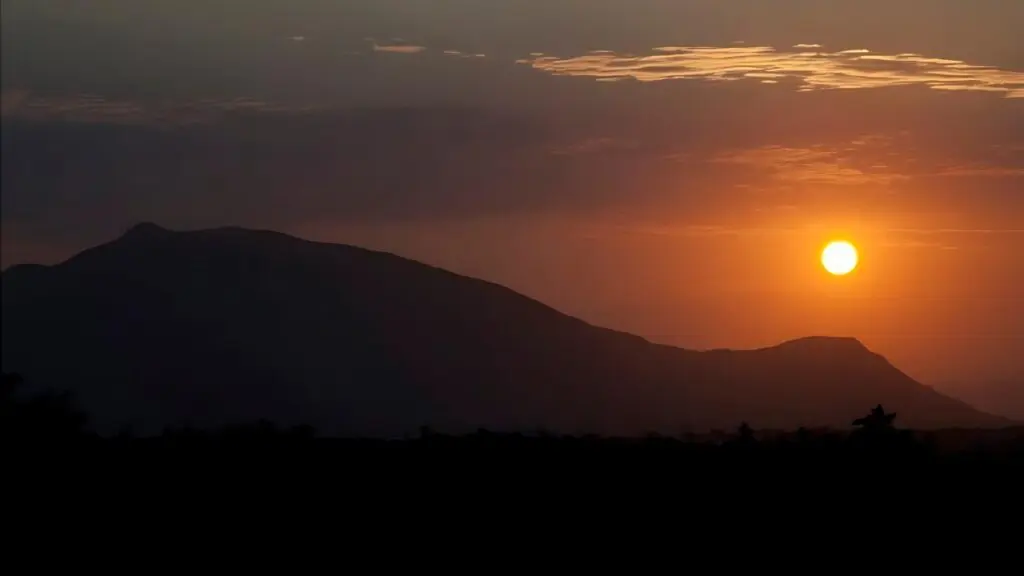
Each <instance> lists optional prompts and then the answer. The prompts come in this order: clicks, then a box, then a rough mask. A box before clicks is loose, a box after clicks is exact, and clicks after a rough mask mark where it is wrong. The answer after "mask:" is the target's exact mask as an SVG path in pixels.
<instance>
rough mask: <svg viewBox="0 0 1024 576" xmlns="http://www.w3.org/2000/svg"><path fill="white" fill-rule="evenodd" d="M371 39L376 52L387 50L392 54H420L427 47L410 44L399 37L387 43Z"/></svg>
mask: <svg viewBox="0 0 1024 576" xmlns="http://www.w3.org/2000/svg"><path fill="white" fill-rule="evenodd" d="M369 40H370V41H371V42H373V51H374V52H387V53H390V54H419V53H420V52H423V51H425V50H426V49H427V47H426V46H419V45H416V44H409V43H407V42H405V41H402V40H401V39H397V38H395V39H392V40H391V42H389V43H387V44H379V43H378V42H377V41H376V40H373V39H372V38H371V39H369Z"/></svg>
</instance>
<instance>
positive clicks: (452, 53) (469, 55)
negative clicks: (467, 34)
mask: <svg viewBox="0 0 1024 576" xmlns="http://www.w3.org/2000/svg"><path fill="white" fill-rule="evenodd" d="M444 55H445V56H452V57H454V58H484V57H485V55H484V54H472V53H469V52H462V51H461V50H445V51H444Z"/></svg>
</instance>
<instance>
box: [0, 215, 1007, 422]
mask: <svg viewBox="0 0 1024 576" xmlns="http://www.w3.org/2000/svg"><path fill="white" fill-rule="evenodd" d="M3 292H4V302H3V303H4V315H3V329H4V338H3V344H4V345H3V360H4V370H9V369H11V370H19V371H21V372H24V373H25V375H26V377H28V378H30V379H31V378H32V377H33V374H32V373H33V372H35V373H36V376H37V377H38V378H39V379H40V380H41V381H42V382H43V383H45V384H46V385H48V386H55V385H63V386H70V387H71V388H72V389H73V390H74V391H75V392H76V394H78V395H80V396H82V397H83V399H84V401H85V404H86V405H87V407H88V408H90V409H91V410H90V411H93V412H96V413H98V414H99V420H100V422H101V424H100V425H101V426H103V427H106V428H110V427H111V426H114V425H115V421H116V420H118V419H121V420H129V421H132V423H133V424H135V425H148V424H151V423H157V424H160V425H168V424H173V423H175V422H181V421H183V420H189V419H192V420H194V423H197V424H200V425H213V424H217V423H221V422H228V421H233V420H237V419H239V418H242V417H247V418H253V417H276V418H277V419H281V420H284V421H287V422H298V423H312V424H314V425H316V426H318V427H320V428H323V429H326V430H327V431H329V432H334V433H358V434H392V435H393V434H398V433H401V432H407V431H409V430H411V429H415V428H416V427H418V426H420V425H431V426H435V427H438V428H441V429H443V428H445V427H449V428H470V429H473V428H476V427H480V426H483V427H491V428H495V429H500V428H528V429H533V428H537V427H546V428H550V429H563V430H573V431H586V432H602V433H611V432H614V433H642V432H644V431H652V430H653V431H668V432H676V431H678V429H679V427H696V428H712V427H726V426H734V425H736V424H738V423H739V421H741V420H746V421H752V423H755V424H759V425H762V426H776V427H789V428H792V427H796V426H797V425H808V426H812V425H823V424H824V425H832V426H846V425H848V424H849V422H850V420H852V418H853V417H856V416H858V415H860V414H861V413H863V412H864V411H865V410H866V409H867V408H869V407H871V406H874V404H876V403H884V402H887V401H888V402H889V404H887V408H889V407H890V406H892V407H893V409H895V410H896V411H897V412H901V410H902V413H901V419H904V420H906V423H907V424H909V425H917V426H922V427H935V426H939V427H946V426H955V425H964V426H996V425H1001V423H1002V420H1001V419H998V418H996V417H993V416H990V415H987V414H983V413H981V412H978V411H976V410H974V409H972V408H970V407H968V406H967V405H966V404H963V403H962V402H959V401H957V400H954V399H951V398H948V397H945V396H943V395H941V394H939V393H938V392H936V391H934V390H932V389H930V388H927V387H925V386H923V385H921V384H919V383H917V382H915V381H913V380H912V379H911V378H910V377H908V376H906V375H905V374H903V373H902V372H900V371H899V370H898V369H896V368H895V367H893V366H892V365H891V364H890V363H889V362H888V361H887V360H886V359H885V358H884V357H882V356H880V355H877V354H875V353H874V352H871V351H870V350H869V349H868V348H867V347H865V346H864V345H863V343H861V342H860V341H859V340H857V339H855V338H849V337H828V336H809V337H804V338H798V339H794V340H790V341H786V342H782V343H780V344H777V345H775V346H771V347H765V348H760V349H754V350H727V351H720V350H716V351H704V352H702V351H694V350H687V349H683V348H677V347H673V346H667V345H663V344H657V343H653V342H650V341H648V340H646V339H644V338H642V337H640V336H636V335H633V334H628V333H625V332H620V331H616V330H612V329H608V328H603V327H599V326H595V325H592V324H590V323H588V322H586V321H584V320H581V319H578V318H575V317H572V316H569V315H567V314H564V313H562V312H560V311H558V310H556V309H554V308H552V307H550V306H548V305H546V304H544V303H542V302H539V301H537V300H534V299H531V298H529V297H526V296H523V295H521V294H518V293H516V292H514V291H513V290H511V289H509V288H507V287H505V286H502V285H500V284H496V283H493V282H488V281H486V280H482V279H478V278H472V277H469V276H463V275H460V274H457V273H454V272H451V271H448V270H445V269H443V268H438V267H434V266H430V265H429V264H425V263H422V262H418V261H415V260H411V259H408V258H404V257H402V256H398V255H395V254H391V253H387V252H379V251H374V250H369V249H365V248H359V247H354V246H346V245H341V244H330V243H324V242H314V241H310V240H305V239H301V238H297V237H294V236H290V235H287V234H283V233H280V232H273V231H269V230H247V229H244V228H238V227H221V228H209V229H203V230H193V231H172V230H169V229H166V228H163V227H161V226H158V225H156V224H153V223H148V222H147V223H140V224H138V225H135V226H132V227H131V228H129V229H128V230H127V231H126V232H124V233H123V234H122V235H121V236H119V237H118V238H116V239H115V240H113V241H111V242H108V243H105V244H101V245H99V246H96V247H93V248H90V249H87V250H84V251H82V252H80V253H79V254H76V255H75V256H72V257H71V258H69V259H67V260H65V261H64V262H61V263H59V264H56V265H54V266H49V267H39V266H32V265H19V266H15V267H12V268H10V269H8V270H6V271H4V272H3ZM47 348H50V349H52V350H55V351H56V353H58V354H60V355H62V356H64V357H67V358H69V359H71V358H73V359H74V360H75V361H77V362H79V363H80V365H81V367H82V370H84V369H86V368H87V367H88V368H89V369H88V370H86V371H85V373H87V374H96V373H100V374H103V373H106V374H108V377H107V380H109V381H108V382H101V383H96V382H94V381H91V380H90V382H88V383H87V382H79V383H74V384H68V382H67V380H68V379H74V378H75V376H74V375H75V374H76V373H78V374H81V373H82V371H81V370H79V371H78V372H75V370H70V369H67V368H57V367H54V366H53V365H52V364H48V361H47V359H46V354H44V353H43V352H41V351H40V349H47ZM175 359H177V361H176V360H175ZM182 359H188V361H187V362H183V361H182ZM90 378H99V379H102V378H103V377H101V376H98V375H92V376H90ZM872 379H873V380H877V381H879V382H883V383H884V384H878V383H876V382H872V383H870V386H873V387H874V388H877V390H874V388H873V389H872V390H867V389H866V388H864V386H868V384H863V383H862V381H863V380H872ZM246 383H248V384H249V385H246ZM862 388H863V389H862ZM827 393H831V394H832V396H833V397H832V398H830V397H829V394H827ZM886 397H888V398H886ZM854 398H859V400H856V401H854ZM855 404H857V405H855ZM333 407H336V408H333ZM307 420H312V422H306V421H307Z"/></svg>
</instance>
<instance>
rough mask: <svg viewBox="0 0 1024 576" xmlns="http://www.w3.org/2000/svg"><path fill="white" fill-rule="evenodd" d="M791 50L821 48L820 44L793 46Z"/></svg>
mask: <svg viewBox="0 0 1024 576" xmlns="http://www.w3.org/2000/svg"><path fill="white" fill-rule="evenodd" d="M793 48H822V45H821V44H794V45H793Z"/></svg>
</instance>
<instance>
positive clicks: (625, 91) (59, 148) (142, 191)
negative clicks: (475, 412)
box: [0, 0, 1024, 413]
mask: <svg viewBox="0 0 1024 576" xmlns="http://www.w3.org/2000/svg"><path fill="white" fill-rule="evenodd" d="M1022 22H1024V2H1012V1H1005V0H972V1H971V2H965V1H963V0H899V1H892V0H884V1H883V0H829V1H823V0H629V1H628V2H627V1H625V0H615V1H613V0H543V1H542V0H364V1H345V0H287V1H286V0H274V1H271V0H202V1H199V0H148V1H146V2H139V1H137V0H89V1H86V0H5V1H4V3H3V12H2V15H0V25H2V38H0V42H2V52H0V59H2V61H0V64H2V96H3V101H2V118H3V128H2V132H3V161H2V164H0V166H2V190H3V196H2V212H0V218H2V244H0V258H2V264H3V266H4V267H6V266H10V265H12V264H15V263H19V262H26V261H34V262H56V261H59V260H61V259H63V258H66V257H67V256H69V255H71V254H73V253H75V252H77V251H79V250H81V249H83V248H85V247H87V246H90V245H93V244H97V243H100V242H103V241H106V240H109V239H111V238H113V237H114V236H116V235H117V234H119V233H120V232H122V231H123V230H125V229H126V228H128V227H129V226H130V225H132V224H133V223H136V222H138V221H142V220H147V221H155V222H157V223H159V224H162V225H164V226H167V227H171V228H181V229H188V228H197V227H210V226H221V225H242V226H248V227H261V228H272V229H276V230H281V231H285V232H290V233H294V234H297V235H300V236H304V237H307V238H312V239H320V240H328V241H338V242H346V243H353V244H359V245H363V246H367V247H371V248H379V249H384V250H388V251H393V252H396V253H398V254H401V255H405V256H409V257H412V258H416V259H419V260H423V261H426V262H429V263H432V264H436V265H439V266H443V267H446V268H449V269H452V270H454V271H457V272H462V273H466V274H470V275H474V276H478V277H482V278H486V279H489V280H493V281H496V282H500V283H503V284H506V285H508V286H510V287H511V288H513V289H516V290H518V291H520V292H523V293H525V294H527V295H529V296H532V297H535V298H538V299H540V300H542V301H544V302H546V303H548V304H551V305H553V306H555V307H556V308H559V309H561V310H563V311H565V312H567V313H570V314H573V315H576V316H579V317H582V318H584V319H586V320H588V321H591V322H593V323H596V324H600V325H605V326H610V327H614V328H619V329H623V330H628V331H631V332H634V333H637V334H641V335H645V336H647V337H649V338H651V339H653V340H658V341H664V342H668V343H672V344H678V345H681V346H685V347H692V348H712V347H754V346H762V345H770V344H774V343H777V342H779V341H782V340H785V339H789V338H795V337H799V336H804V335H810V334H826V335H850V336H856V337H858V338H860V339H861V340H862V341H864V342H865V343H866V344H867V345H868V346H869V347H871V348H872V349H874V350H876V351H878V352H880V353H882V354H884V355H886V356H887V357H888V358H890V359H891V360H892V361H893V362H894V363H895V364H896V365H897V366H899V367H900V368H902V369H904V370H905V371H907V372H908V373H910V374H911V375H913V376H915V377H917V378H919V379H921V380H923V381H925V382H928V383H934V384H935V385H937V386H939V387H940V388H943V389H944V390H947V391H950V392H954V393H957V394H960V395H961V396H964V397H968V398H969V399H971V400H972V401H975V402H976V403H980V404H986V403H988V404H996V403H1002V404H1004V405H1005V404H1006V403H1008V402H1010V401H1011V399H1010V396H1011V395H1013V394H1017V400H1016V402H1018V404H1017V406H1018V407H1019V408H1018V410H1019V411H1020V413H1024V398H1020V396H1021V392H1020V390H1021V389H1024V386H1020V385H1021V384H1024V360H1022V359H1024V288H1022V286H1024V255H1022V252H1024V42H1022V41H1021V40H1020V31H1019V28H1020V24H1021V23H1022ZM840 236H841V237H844V238H847V239H849V240H851V241H853V242H854V243H855V244H857V245H858V246H859V248H860V249H861V252H862V257H863V262H862V267H861V268H860V269H859V270H858V272H857V273H856V274H854V275H852V276H851V277H846V278H842V279H836V278H831V277H827V275H826V274H824V273H823V271H822V270H821V268H820V266H819V264H818V262H817V254H818V252H819V251H820V249H821V247H822V245H823V243H824V242H825V241H827V240H829V239H832V238H834V237H840ZM993 382H1004V383H1009V384H1004V385H1003V387H1002V388H993V389H992V390H996V391H994V392H991V391H989V388H987V387H988V386H990V383H993ZM983 390H984V392H982V391H983Z"/></svg>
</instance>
